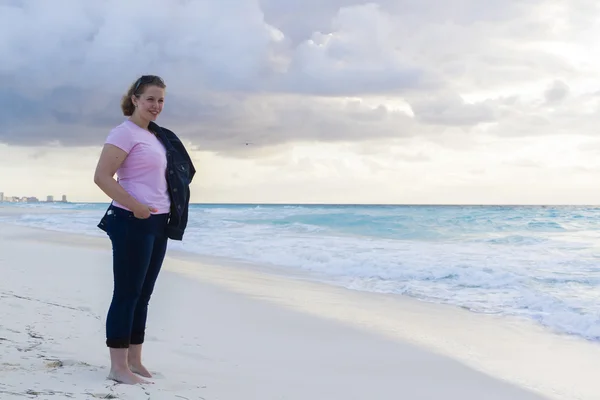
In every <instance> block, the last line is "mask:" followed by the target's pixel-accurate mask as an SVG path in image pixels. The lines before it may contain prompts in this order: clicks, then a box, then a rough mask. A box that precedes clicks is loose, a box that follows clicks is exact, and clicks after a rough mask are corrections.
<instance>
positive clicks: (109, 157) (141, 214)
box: [94, 143, 156, 218]
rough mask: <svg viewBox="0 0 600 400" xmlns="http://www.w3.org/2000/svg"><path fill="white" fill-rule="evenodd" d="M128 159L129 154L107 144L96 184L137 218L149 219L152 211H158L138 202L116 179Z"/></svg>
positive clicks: (102, 154) (99, 162)
mask: <svg viewBox="0 0 600 400" xmlns="http://www.w3.org/2000/svg"><path fill="white" fill-rule="evenodd" d="M126 157H127V153H126V152H125V151H123V150H121V149H120V148H118V147H117V146H114V145H112V144H108V143H107V144H105V145H104V147H103V148H102V153H101V154H100V158H99V160H98V165H96V171H95V173H94V183H95V184H96V185H98V187H99V188H100V189H102V191H103V192H104V193H106V195H108V196H109V197H110V198H111V199H113V200H115V201H117V202H118V203H120V204H123V205H124V206H125V207H127V208H128V209H130V210H131V211H132V212H133V213H134V214H135V216H136V217H138V218H148V217H149V216H150V211H156V209H155V208H153V207H150V206H147V205H144V204H142V203H140V202H139V201H137V200H136V199H135V198H134V197H133V196H131V195H130V194H129V193H127V191H126V190H125V189H123V187H122V186H121V185H119V183H118V182H117V181H116V180H115V178H114V175H115V173H116V172H117V170H118V169H119V167H120V166H121V164H123V161H125V158H126Z"/></svg>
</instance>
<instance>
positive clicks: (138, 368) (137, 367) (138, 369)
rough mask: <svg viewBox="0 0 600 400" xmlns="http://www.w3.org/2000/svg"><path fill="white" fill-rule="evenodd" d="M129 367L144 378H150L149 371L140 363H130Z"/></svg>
mask: <svg viewBox="0 0 600 400" xmlns="http://www.w3.org/2000/svg"><path fill="white" fill-rule="evenodd" d="M129 368H130V369H131V372H133V373H134V374H138V375H141V376H144V377H146V378H152V374H151V373H150V371H148V370H147V369H146V367H144V366H143V365H142V364H138V365H130V366H129Z"/></svg>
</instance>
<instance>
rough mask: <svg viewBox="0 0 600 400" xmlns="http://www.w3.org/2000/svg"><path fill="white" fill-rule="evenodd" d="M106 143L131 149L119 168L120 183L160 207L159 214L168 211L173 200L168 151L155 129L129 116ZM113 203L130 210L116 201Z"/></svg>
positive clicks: (127, 149)
mask: <svg viewBox="0 0 600 400" xmlns="http://www.w3.org/2000/svg"><path fill="white" fill-rule="evenodd" d="M106 143H109V144H112V145H115V146H117V147H118V148H120V149H121V150H123V151H125V152H126V153H127V157H126V158H125V161H123V164H121V167H120V168H119V169H118V170H117V181H118V182H119V184H120V185H121V186H122V187H123V188H124V189H125V190H126V191H127V193H129V194H130V195H131V196H133V197H134V198H135V199H136V200H137V201H139V202H140V203H142V204H147V205H148V206H153V207H156V208H157V209H158V212H157V213H156V214H164V213H168V212H169V211H170V207H171V200H170V198H169V191H168V186H167V178H166V175H165V174H166V169H167V152H166V150H165V147H164V146H163V144H162V143H161V142H160V140H159V139H158V138H157V137H156V136H154V134H153V133H152V132H150V131H147V130H145V129H143V128H140V127H139V126H138V125H136V124H135V123H133V122H131V121H130V120H126V121H125V122H123V123H122V124H121V125H119V126H117V127H115V128H113V129H112V130H111V131H110V133H109V134H108V137H107V138H106ZM113 204H114V205H115V206H117V207H121V208H124V209H126V210H129V209H128V208H127V207H125V206H124V205H122V204H119V203H118V202H116V201H113ZM129 211H131V210H129Z"/></svg>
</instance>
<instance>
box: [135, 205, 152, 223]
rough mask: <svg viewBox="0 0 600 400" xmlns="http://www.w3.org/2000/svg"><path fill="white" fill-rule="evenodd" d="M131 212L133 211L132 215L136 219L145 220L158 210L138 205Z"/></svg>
mask: <svg viewBox="0 0 600 400" xmlns="http://www.w3.org/2000/svg"><path fill="white" fill-rule="evenodd" d="M132 211H133V215H134V216H135V217H136V218H139V219H147V218H150V215H151V213H153V212H157V211H158V209H156V208H154V207H152V206H148V205H146V204H140V205H139V206H137V207H136V208H134V209H133V210H132Z"/></svg>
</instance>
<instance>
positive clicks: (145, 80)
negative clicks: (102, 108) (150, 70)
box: [121, 75, 167, 117]
mask: <svg viewBox="0 0 600 400" xmlns="http://www.w3.org/2000/svg"><path fill="white" fill-rule="evenodd" d="M149 86H158V87H159V88H162V89H165V88H166V87H167V85H165V82H164V81H163V80H162V79H161V78H160V77H159V76H156V75H142V76H141V77H139V78H138V79H137V80H136V81H135V82H133V83H132V84H131V86H130V87H129V90H128V91H127V93H126V94H125V95H124V96H123V98H122V99H121V110H122V111H123V115H124V116H126V117H131V116H132V115H133V112H134V111H135V105H134V104H133V101H132V100H131V97H132V96H134V95H135V97H139V96H140V95H141V94H143V93H144V92H145V91H146V88H147V87H149Z"/></svg>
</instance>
